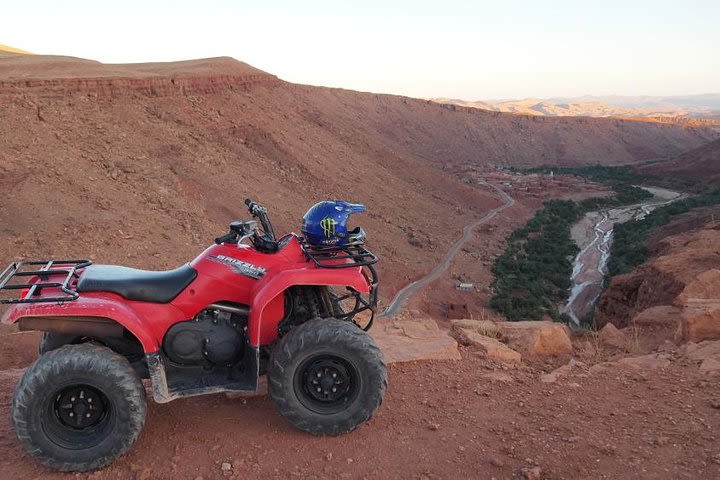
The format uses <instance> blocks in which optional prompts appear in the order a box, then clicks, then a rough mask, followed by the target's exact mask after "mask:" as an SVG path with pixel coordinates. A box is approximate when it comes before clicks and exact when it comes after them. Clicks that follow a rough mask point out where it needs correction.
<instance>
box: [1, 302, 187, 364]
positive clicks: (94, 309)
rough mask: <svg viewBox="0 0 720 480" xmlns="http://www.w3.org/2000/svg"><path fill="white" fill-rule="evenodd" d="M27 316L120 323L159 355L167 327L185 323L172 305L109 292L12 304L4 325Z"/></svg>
mask: <svg viewBox="0 0 720 480" xmlns="http://www.w3.org/2000/svg"><path fill="white" fill-rule="evenodd" d="M28 317H100V318H108V319H110V320H114V321H116V322H118V323H119V324H120V325H122V326H123V327H125V328H126V329H127V330H128V331H130V333H132V334H133V335H135V337H136V338H137V339H138V340H139V341H140V343H141V344H142V346H143V349H144V350H145V352H147V353H150V352H156V351H158V349H159V348H160V344H159V342H160V341H162V336H163V334H164V333H165V330H166V328H167V325H172V324H174V323H176V322H179V321H182V320H184V319H185V318H184V314H183V312H182V311H181V310H180V309H178V308H177V307H175V306H173V305H172V304H169V303H166V304H159V303H146V302H131V301H128V300H126V299H124V298H122V297H120V296H119V295H115V294H113V293H106V292H98V293H86V294H83V295H82V296H80V297H79V298H78V299H77V300H73V301H72V302H64V303H28V304H18V305H13V306H12V307H11V308H10V309H9V310H8V311H7V312H5V314H4V315H3V317H2V323H7V324H13V323H16V322H17V321H18V320H20V319H21V318H28Z"/></svg>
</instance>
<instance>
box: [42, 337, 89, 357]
mask: <svg viewBox="0 0 720 480" xmlns="http://www.w3.org/2000/svg"><path fill="white" fill-rule="evenodd" d="M81 339H82V337H78V336H77V335H74V334H72V333H58V332H43V334H42V337H40V344H39V345H38V353H39V354H40V355H42V354H43V353H47V352H49V351H52V350H56V349H58V348H60V347H62V346H63V345H69V344H71V343H79V341H80V340H81Z"/></svg>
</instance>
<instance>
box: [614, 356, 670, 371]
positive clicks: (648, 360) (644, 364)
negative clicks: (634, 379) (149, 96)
mask: <svg viewBox="0 0 720 480" xmlns="http://www.w3.org/2000/svg"><path fill="white" fill-rule="evenodd" d="M618 363H619V364H621V365H627V366H630V367H633V368H638V369H643V370H645V369H647V370H655V369H659V368H665V367H667V366H668V365H670V359H669V358H668V355H666V354H664V353H651V354H650V355H642V356H640V357H628V358H622V359H620V360H618Z"/></svg>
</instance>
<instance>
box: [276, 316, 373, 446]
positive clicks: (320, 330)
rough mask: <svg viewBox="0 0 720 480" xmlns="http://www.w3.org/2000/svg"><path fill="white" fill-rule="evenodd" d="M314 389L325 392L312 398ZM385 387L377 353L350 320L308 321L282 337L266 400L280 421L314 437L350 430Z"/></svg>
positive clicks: (367, 415) (370, 411)
mask: <svg viewBox="0 0 720 480" xmlns="http://www.w3.org/2000/svg"><path fill="white" fill-rule="evenodd" d="M316 374H317V377H318V380H317V381H315V375H316ZM330 378H332V379H333V380H329V379H330ZM326 381H331V382H334V383H332V384H330V385H326V384H325V383H323V382H326ZM311 387H312V388H311ZM315 387H317V388H318V389H321V390H322V389H325V388H326V387H327V389H326V390H323V391H321V390H318V392H320V393H317V394H316V393H315V391H314V388H315ZM336 387H337V388H336ZM386 388H387V368H386V367H385V362H384V361H383V357H382V353H381V352H380V349H378V347H377V345H375V342H374V341H373V339H372V337H370V335H368V334H367V333H366V332H364V331H362V329H360V328H359V327H358V326H357V325H355V324H354V323H352V322H348V321H342V320H337V319H335V318H324V319H314V320H310V321H308V322H306V323H304V324H302V325H300V326H298V327H295V328H293V329H292V330H291V331H290V332H289V333H288V334H287V335H285V336H284V337H282V338H281V339H280V341H279V342H278V343H277V345H276V346H275V348H274V349H273V351H272V354H271V357H270V371H269V373H268V389H269V392H270V397H271V398H272V399H273V401H274V402H275V405H276V406H277V408H278V411H279V412H280V414H281V415H282V416H283V417H285V418H286V419H287V420H289V421H290V423H292V424H293V425H294V426H295V427H297V428H299V429H301V430H305V431H307V432H310V433H312V434H314V435H339V434H342V433H345V432H349V431H351V430H354V429H355V428H357V427H358V426H359V425H360V424H362V423H363V422H365V421H367V420H368V419H369V418H370V417H371V416H372V415H373V413H374V412H375V410H376V409H377V408H378V407H379V406H380V404H381V403H382V399H383V396H384V395H385V390H386ZM331 390H332V391H331Z"/></svg>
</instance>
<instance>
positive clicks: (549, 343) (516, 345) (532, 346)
mask: <svg viewBox="0 0 720 480" xmlns="http://www.w3.org/2000/svg"><path fill="white" fill-rule="evenodd" d="M498 325H500V326H501V332H502V335H503V338H506V339H507V342H508V345H509V346H510V347H511V348H513V349H515V350H517V351H519V352H520V353H522V354H523V356H527V357H528V358H532V359H547V358H569V357H570V356H572V354H573V346H572V342H571V341H570V336H569V335H568V329H567V326H565V325H563V324H560V323H555V322H545V321H542V322H533V321H526V322H499V323H498Z"/></svg>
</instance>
